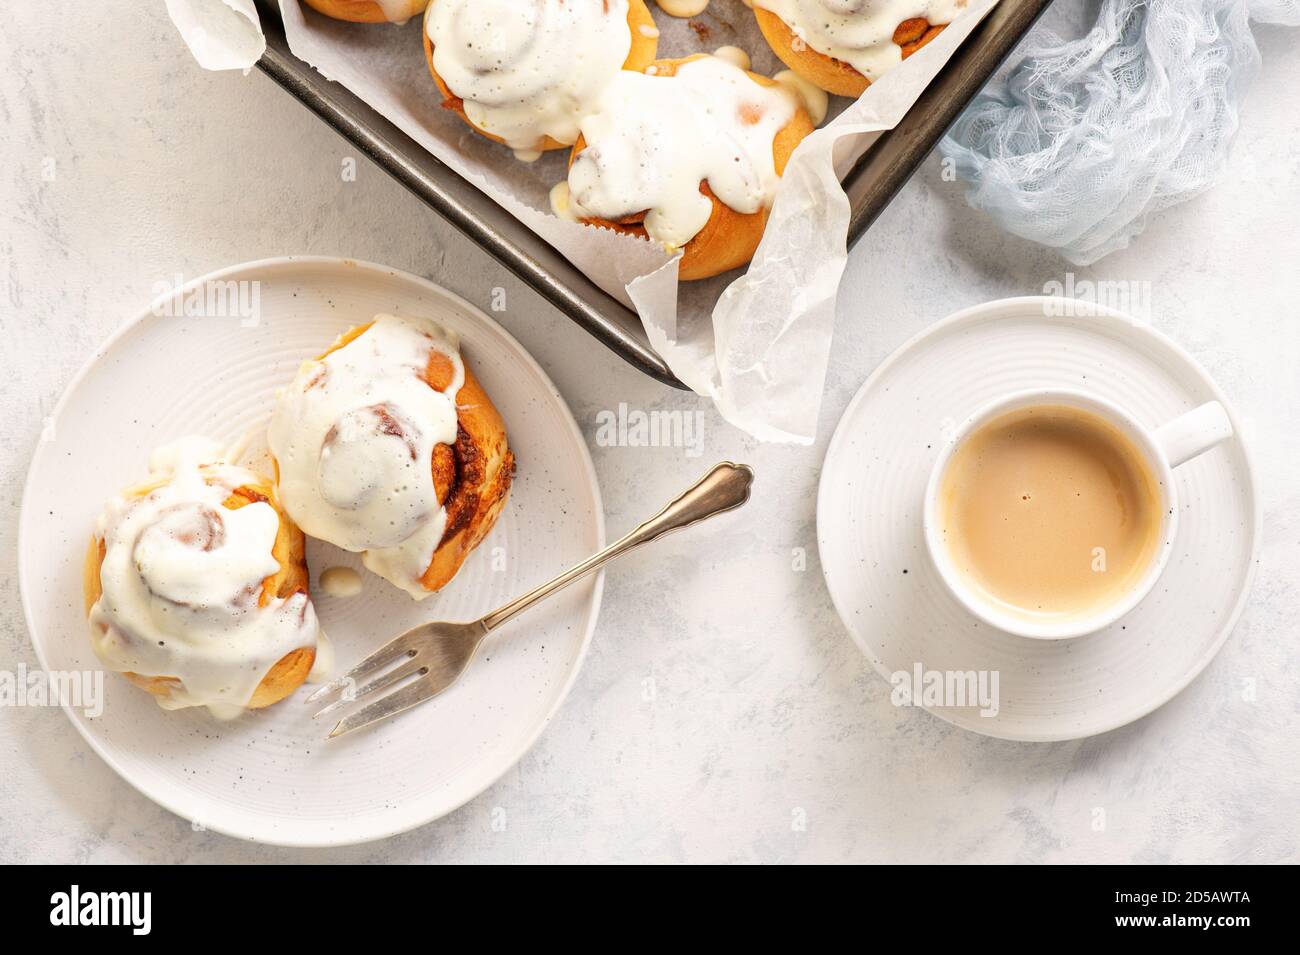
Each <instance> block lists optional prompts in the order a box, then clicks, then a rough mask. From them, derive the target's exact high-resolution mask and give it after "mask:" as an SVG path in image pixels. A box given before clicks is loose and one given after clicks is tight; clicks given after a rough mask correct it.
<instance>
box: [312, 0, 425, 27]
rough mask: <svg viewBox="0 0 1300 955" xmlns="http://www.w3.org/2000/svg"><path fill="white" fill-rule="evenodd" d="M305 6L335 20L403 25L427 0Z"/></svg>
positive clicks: (331, 0)
mask: <svg viewBox="0 0 1300 955" xmlns="http://www.w3.org/2000/svg"><path fill="white" fill-rule="evenodd" d="M306 3H307V6H309V7H311V8H312V9H313V10H315V11H316V12H317V13H323V14H325V15H326V16H327V17H333V18H334V19H335V20H350V21H352V22H353V23H405V22H406V21H407V20H409V19H411V17H415V16H419V15H420V14H421V13H423V12H424V8H425V7H426V6H428V4H429V0H306Z"/></svg>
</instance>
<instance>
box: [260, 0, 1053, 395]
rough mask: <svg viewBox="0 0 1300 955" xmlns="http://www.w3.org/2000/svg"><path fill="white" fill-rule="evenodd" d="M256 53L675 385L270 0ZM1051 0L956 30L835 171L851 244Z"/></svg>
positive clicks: (570, 272)
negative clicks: (331, 68)
mask: <svg viewBox="0 0 1300 955" xmlns="http://www.w3.org/2000/svg"><path fill="white" fill-rule="evenodd" d="M255 3H256V4H257V11H258V14H259V15H260V16H261V19H262V29H263V31H264V32H265V33H266V53H265V54H264V55H263V56H262V59H261V60H260V61H259V62H258V64H257V65H258V67H259V68H260V69H261V70H262V71H263V72H264V73H266V74H267V75H268V76H269V77H271V79H273V80H275V82H277V83H278V84H280V86H282V87H284V88H285V89H286V90H287V91H288V92H289V93H290V94H292V95H293V96H294V97H296V98H297V99H298V100H300V101H301V102H302V103H303V104H304V105H305V106H306V107H307V108H308V109H310V110H311V111H312V112H314V113H315V114H316V115H317V116H319V117H320V118H321V119H323V120H324V121H325V122H326V123H328V124H329V125H330V126H332V127H334V129H335V130H337V131H338V132H339V133H341V134H342V135H343V136H344V137H345V138H347V139H348V140H350V141H351V142H352V143H353V144H354V145H355V146H356V147H357V148H358V149H359V150H361V151H362V152H363V153H365V154H366V155H367V156H369V157H370V158H371V159H372V160H374V161H375V162H376V163H378V164H379V165H380V166H381V167H383V168H384V169H385V170H387V171H388V173H389V174H390V175H392V176H393V178H395V179H396V180H397V181H398V182H400V183H402V185H404V186H406V188H408V189H410V190H411V192H413V193H415V195H417V196H418V197H419V198H420V199H422V200H423V201H424V202H425V203H427V204H428V205H430V206H432V207H433V208H434V209H435V210H437V211H438V213H439V214H441V215H442V216H443V217H444V218H446V219H447V220H448V221H449V222H451V223H452V224H453V225H454V226H456V227H457V228H458V229H460V231H461V232H463V233H464V234H465V235H466V236H468V237H469V238H470V239H471V240H473V241H474V242H475V243H477V244H478V245H480V246H482V248H483V249H484V250H486V251H487V252H489V253H490V254H491V255H492V256H493V257H494V258H496V259H497V260H498V261H499V262H500V263H501V264H502V265H504V266H505V267H506V268H508V269H510V271H512V272H513V273H515V275H517V276H519V278H521V279H522V280H523V281H524V282H526V283H527V284H528V285H529V286H530V287H531V288H533V289H534V290H536V291H537V292H538V293H539V294H540V295H541V296H542V297H543V298H545V299H546V300H547V301H549V302H550V303H551V304H552V305H554V306H555V307H556V308H558V309H559V310H560V311H561V312H563V313H564V314H565V315H567V316H568V317H569V318H571V319H572V320H573V321H575V322H577V323H578V324H579V325H581V326H582V327H583V328H585V329H586V330H587V331H588V332H590V333H591V334H592V335H593V336H594V337H595V338H596V339H598V340H599V341H600V342H602V343H603V344H604V345H606V346H607V347H608V348H610V349H611V350H612V351H613V352H614V353H615V354H617V355H619V356H620V357H622V358H623V359H624V360H626V361H627V362H628V363H629V364H631V365H632V366H633V367H635V368H637V369H639V370H641V371H643V372H645V373H646V374H647V375H649V376H651V377H652V378H656V379H658V380H659V381H662V382H664V383H665V384H668V385H672V386H673V387H676V388H685V385H683V384H682V383H681V382H680V381H678V380H677V378H676V376H675V375H673V373H672V371H671V370H670V369H669V368H668V365H667V364H666V363H665V362H664V360H663V359H662V358H660V357H659V356H658V355H657V354H655V352H654V349H652V348H651V347H650V343H649V342H648V341H647V340H646V336H645V332H644V330H643V329H642V327H641V320H640V318H638V317H637V315H636V313H635V312H633V311H632V310H631V309H629V308H628V307H627V306H625V305H624V304H623V303H622V302H620V301H618V299H616V298H614V297H613V296H611V295H610V294H608V293H607V292H605V291H603V290H602V289H601V288H599V287H598V286H597V285H596V284H595V283H594V282H592V281H591V280H590V279H588V278H587V277H586V276H585V275H583V274H582V273H581V272H580V271H578V269H577V268H575V267H574V266H573V264H572V263H570V262H569V260H568V259H566V258H564V256H562V255H560V253H558V252H556V251H555V249H553V248H551V246H550V245H549V244H547V243H546V242H545V241H544V240H543V239H541V238H539V237H538V236H537V235H536V234H535V233H533V232H532V231H531V230H529V229H528V228H527V227H526V226H524V225H523V224H522V223H521V222H520V221H519V220H518V219H516V218H515V217H514V216H512V215H510V213H508V212H506V211H505V210H504V209H502V208H501V207H500V206H499V205H497V204H496V203H495V202H493V201H492V200H491V199H489V198H488V197H487V196H486V195H484V194H483V193H481V192H479V190H478V189H476V188H474V187H473V186H472V185H470V184H469V183H467V182H466V181H465V180H464V179H462V178H461V177H460V176H459V175H458V174H457V173H455V172H453V171H452V170H451V169H449V168H447V166H445V165H444V164H443V163H442V162H441V161H440V160H439V159H437V158H436V157H435V156H433V155H431V154H430V153H429V152H428V151H427V150H425V149H424V148H423V147H422V146H420V145H419V144H418V143H416V142H415V140H413V139H411V138H410V137H409V136H407V135H406V134H405V133H403V132H402V131H401V130H400V129H398V128H397V127H396V126H394V125H393V124H392V123H391V122H389V121H388V120H387V119H385V118H384V117H383V116H381V115H379V114H378V113H377V112H375V111H374V110H373V109H371V108H370V107H369V106H368V105H367V104H366V103H364V102H362V101H361V100H360V99H358V98H357V97H356V96H354V95H353V94H352V93H351V92H349V91H348V90H347V89H346V88H345V87H344V86H343V85H342V84H340V83H332V82H330V81H329V80H327V79H325V78H324V77H323V76H321V75H320V74H319V73H317V72H316V71H315V70H313V69H312V68H311V67H310V66H308V65H307V64H306V63H303V62H302V61H301V60H299V59H297V58H296V57H295V56H294V55H293V54H292V53H290V52H289V45H288V43H287V42H286V41H285V36H284V22H283V20H282V19H281V17H280V7H279V4H278V3H277V2H276V0H255ZM1050 3H1051V0H1001V2H1000V3H999V4H998V5H997V6H996V7H994V8H993V10H992V11H991V12H990V13H989V14H988V16H987V17H985V18H984V22H983V23H981V24H980V25H979V26H978V27H976V28H975V30H974V32H972V33H971V35H970V36H969V37H967V38H966V42H965V43H963V44H962V46H961V48H960V49H958V50H957V52H956V53H954V54H953V56H952V58H951V59H950V60H949V61H948V62H947V64H945V65H944V68H943V70H942V71H941V72H940V73H939V75H938V76H937V77H935V79H934V82H932V83H931V84H930V85H929V87H928V88H927V89H926V90H925V92H924V93H922V94H921V97H920V99H919V100H917V102H916V104H915V105H914V106H913V107H912V109H911V110H910V111H909V112H908V114H907V116H905V117H904V118H903V121H902V122H901V123H899V124H898V125H897V126H896V127H894V128H893V129H892V130H889V131H887V132H885V133H882V134H881V136H880V137H879V138H878V139H877V140H876V142H875V143H873V144H872V146H871V148H870V149H869V150H867V152H865V153H864V154H863V155H862V156H861V157H860V158H859V160H858V162H857V163H856V164H855V165H854V166H853V168H852V169H851V170H850V171H849V173H848V175H847V176H845V178H844V183H843V184H844V191H845V192H846V193H847V194H848V197H849V203H850V207H851V209H852V214H851V216H850V219H849V245H850V246H852V245H853V243H854V242H856V241H857V240H858V239H859V238H861V236H862V234H863V233H864V232H865V231H866V230H867V227H868V226H870V225H871V223H872V222H874V221H875V218H876V216H878V215H880V213H881V212H882V211H883V210H884V208H885V206H887V205H888V204H889V201H890V200H891V199H892V198H893V197H894V195H895V194H896V193H897V192H898V190H899V189H901V188H902V187H903V184H904V183H906V182H907V180H908V179H909V178H910V177H911V175H912V173H913V172H915V171H916V169H917V167H918V166H919V165H920V164H921V161H922V160H923V159H924V158H925V157H926V156H927V155H928V154H929V152H930V150H932V149H933V148H934V147H935V145H936V144H937V143H938V142H939V140H940V139H941V138H942V137H943V134H944V131H945V130H947V128H948V127H949V126H950V125H951V124H952V123H953V121H954V120H956V118H957V116H958V114H960V113H961V111H962V109H963V108H964V107H965V106H966V104H967V103H968V102H970V100H971V98H972V97H974V95H975V94H976V93H978V92H979V90H980V89H981V88H982V87H983V86H984V84H985V83H986V82H987V81H988V79H989V77H990V76H992V75H993V73H994V71H996V70H997V68H998V67H999V66H1000V65H1001V63H1002V61H1003V60H1004V59H1006V57H1007V56H1008V54H1010V52H1011V50H1012V49H1013V48H1014V47H1015V45H1016V43H1017V42H1018V41H1019V39H1020V38H1021V37H1022V36H1024V34H1025V32H1026V31H1028V29H1029V28H1030V27H1031V26H1032V25H1033V23H1034V21H1035V20H1036V19H1038V16H1039V15H1040V14H1041V13H1042V12H1043V10H1045V9H1046V8H1047V6H1048V4H1050Z"/></svg>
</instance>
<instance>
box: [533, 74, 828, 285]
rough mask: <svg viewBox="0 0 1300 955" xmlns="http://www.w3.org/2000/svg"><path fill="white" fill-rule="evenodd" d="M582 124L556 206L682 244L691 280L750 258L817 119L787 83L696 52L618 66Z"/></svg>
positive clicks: (683, 271) (673, 245)
mask: <svg viewBox="0 0 1300 955" xmlns="http://www.w3.org/2000/svg"><path fill="white" fill-rule="evenodd" d="M581 128H582V135H581V136H580V137H579V139H578V142H577V143H576V144H575V145H574V147H573V152H572V154H571V156H570V163H569V175H568V189H567V195H566V192H565V191H564V190H561V191H560V192H559V193H558V194H553V202H555V203H556V204H557V206H559V208H557V212H559V213H561V214H568V215H571V216H573V217H575V218H577V219H579V220H581V221H583V222H586V223H588V224H591V225H597V226H602V227H605V228H609V229H615V230H617V231H619V232H625V233H629V234H633V235H639V236H645V237H648V238H650V239H653V240H654V241H656V242H658V243H660V244H661V245H662V246H664V248H666V249H668V250H669V251H675V250H677V249H681V250H682V259H681V262H680V263H679V265H678V276H679V277H680V278H681V279H682V280H687V281H688V280H692V279H702V278H708V277H709V276H712V275H717V274H719V273H721V272H726V271H728V270H729V269H734V268H738V267H739V266H742V265H744V264H746V263H747V262H748V261H749V260H750V259H751V258H753V255H754V252H755V250H756V249H757V248H758V243H759V241H760V240H761V239H762V237H763V228H764V226H765V225H766V224H767V216H768V210H769V208H770V207H771V204H772V201H773V199H774V198H775V195H776V187H777V184H778V182H779V180H780V177H781V174H782V173H783V172H784V171H785V165H786V162H787V161H788V160H789V158H790V155H791V153H793V152H794V150H795V147H796V146H798V145H799V143H800V142H801V141H802V140H803V138H804V137H805V136H807V135H808V134H809V133H810V132H812V129H813V124H812V120H811V119H810V118H809V116H808V113H807V111H806V110H805V109H804V107H803V105H802V104H801V103H800V102H799V100H798V97H796V96H795V95H794V94H793V93H792V92H790V90H789V89H788V88H786V87H785V86H782V85H780V84H778V83H776V82H774V81H773V80H771V79H769V78H768V77H766V76H760V75H758V74H755V73H750V72H748V71H746V70H743V69H741V68H740V67H739V66H737V65H735V64H734V63H731V62H728V61H727V60H725V59H722V58H719V57H715V56H707V55H698V56H692V57H687V58H686V59H682V60H658V61H656V62H655V63H653V64H651V66H650V67H649V68H648V69H647V70H646V72H645V73H627V72H624V73H621V74H619V76H617V77H616V78H615V81H614V82H612V83H611V84H610V86H609V88H608V89H607V90H606V91H605V93H604V94H603V95H602V97H601V100H600V103H599V107H598V108H597V109H596V110H595V111H594V112H592V113H591V114H590V115H589V116H587V117H585V118H584V119H583V120H582V123H581Z"/></svg>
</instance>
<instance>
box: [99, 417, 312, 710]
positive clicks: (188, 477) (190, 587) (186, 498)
mask: <svg viewBox="0 0 1300 955" xmlns="http://www.w3.org/2000/svg"><path fill="white" fill-rule="evenodd" d="M155 460H156V461H161V462H162V465H161V471H162V473H160V474H156V476H154V477H152V478H151V480H149V481H148V482H146V483H144V484H140V485H136V486H134V487H131V488H128V489H127V490H125V491H123V492H122V493H121V494H120V495H119V496H118V497H117V498H115V499H114V501H113V502H111V503H110V504H109V506H108V508H107V509H106V510H105V513H104V516H103V517H101V519H100V523H99V527H98V528H97V530H96V532H95V534H94V535H93V536H92V537H91V541H90V546H89V548H88V549H87V552H86V567H85V577H84V591H85V605H86V613H87V615H88V617H89V618H90V622H91V638H92V644H93V646H94V649H95V652H96V654H97V655H98V656H99V657H100V659H101V660H103V662H104V663H105V664H106V665H107V666H108V667H109V668H110V669H114V670H116V671H118V672H121V673H122V675H123V676H125V677H126V678H127V679H128V680H130V681H131V682H132V683H134V684H135V685H136V686H139V687H141V688H142V689H144V690H147V691H148V692H149V693H151V694H153V695H154V696H155V697H157V698H158V702H159V704H160V705H161V706H163V707H164V708H167V709H180V708H183V707H188V706H208V707H210V708H212V709H213V711H214V712H216V713H218V715H233V714H234V713H237V712H238V711H239V710H241V709H243V708H248V709H259V708H261V707H266V706H270V705H271V704H272V703H276V702H279V701H280V700H282V699H284V698H285V697H287V696H289V695H290V694H291V693H293V691H294V690H296V689H297V688H298V687H299V686H301V685H302V683H303V681H304V680H306V679H307V677H308V675H309V674H310V673H311V671H312V669H313V666H314V665H315V664H316V661H317V649H318V647H319V646H321V645H322V643H323V640H324V637H323V634H322V633H321V632H320V627H319V624H318V622H317V620H316V615H315V611H314V609H313V608H312V605H311V601H310V597H309V594H308V580H309V578H308V572H307V561H306V550H305V541H304V538H303V534H302V531H300V530H299V529H298V528H297V527H296V526H295V525H294V523H293V521H292V520H290V519H289V517H288V515H287V514H285V512H284V510H283V509H282V508H281V507H280V505H279V503H278V501H277V500H276V496H275V490H274V488H273V487H272V486H271V484H270V483H269V482H268V481H266V480H265V479H264V478H261V477H259V476H258V475H256V474H254V473H253V472H251V471H248V470H246V469H244V468H237V467H234V466H232V465H229V464H226V463H225V462H223V461H222V460H221V459H220V456H219V454H218V453H216V451H215V448H214V446H212V445H211V444H210V443H208V442H203V441H201V440H199V439H185V440H184V441H182V442H178V443H177V444H175V445H170V446H168V447H166V448H163V449H160V451H159V452H157V453H156V454H155ZM153 470H155V471H156V472H157V471H158V470H159V468H157V467H155V468H154V469H153ZM246 508H254V509H255V511H256V512H255V511H245V509H246ZM240 512H243V513H242V514H241V513H240ZM237 515H238V516H237ZM110 552H111V555H112V556H111V557H110ZM106 563H107V564H108V566H107V567H106V566H105V565H106ZM262 570H266V571H267V573H266V575H265V576H264V577H262V578H261V579H260V580H258V579H257V575H258V574H259V573H260V572H261V571H262ZM223 587H224V588H225V589H223ZM222 644H224V645H226V649H219V650H217V651H213V649H212V648H213V647H214V646H220V645H222ZM295 644H296V645H295ZM231 645H233V646H235V647H236V648H238V650H239V652H238V653H235V654H231V653H230V652H229V649H228V647H229V646H231Z"/></svg>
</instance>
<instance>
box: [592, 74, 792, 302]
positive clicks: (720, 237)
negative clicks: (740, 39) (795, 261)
mask: <svg viewBox="0 0 1300 955" xmlns="http://www.w3.org/2000/svg"><path fill="white" fill-rule="evenodd" d="M701 60H709V61H711V62H714V63H717V62H720V61H718V60H717V58H715V57H710V56H708V55H706V54H698V55H695V56H690V57H685V58H682V59H673V60H657V61H655V62H654V63H653V64H652V65H651V67H650V69H649V70H648V71H647V72H649V73H651V74H653V78H654V79H656V80H658V79H660V78H667V77H673V76H676V75H677V73H678V70H680V69H681V67H683V66H685V65H686V64H689V63H694V62H696V61H701ZM727 65H728V66H729V68H731V69H734V70H738V71H739V72H741V73H743V74H744V75H745V76H747V77H748V79H749V80H751V81H752V82H753V83H755V84H757V85H758V86H760V87H763V88H765V89H771V90H778V91H781V92H782V94H783V95H786V96H788V97H789V99H790V102H791V104H792V106H791V108H790V110H789V120H788V121H787V122H786V123H785V124H784V125H782V126H781V127H780V128H779V129H778V130H776V131H775V134H774V135H773V136H772V139H771V155H772V164H773V168H774V170H775V173H776V176H777V178H778V179H779V177H780V176H781V175H782V174H783V173H784V172H785V166H786V163H787V162H788V161H789V159H790V156H791V154H792V153H793V152H794V150H795V148H796V147H797V146H798V145H799V143H800V142H802V141H803V138H804V137H805V136H807V135H808V134H809V133H811V132H812V131H813V122H812V119H811V118H810V117H809V115H808V112H807V110H806V109H805V108H804V107H803V105H802V104H801V103H799V102H797V101H796V98H795V97H794V96H793V95H792V94H790V93H789V92H788V91H787V90H785V89H784V88H783V87H782V86H781V85H780V84H778V83H776V82H775V81H774V80H772V79H771V78H769V77H766V76H762V75H760V74H758V73H751V72H749V71H747V70H743V71H742V70H739V68H738V67H735V66H731V65H730V64H727ZM746 122H747V120H746ZM587 147H588V144H587V140H586V137H585V136H582V137H579V139H578V141H577V143H575V144H574V147H573V152H572V153H571V154H570V156H569V169H570V180H569V183H570V188H571V189H572V187H573V181H574V180H573V175H572V172H573V168H574V165H575V164H576V163H577V162H578V160H579V157H581V156H582V154H583V152H584V151H585V150H586V149H587ZM699 192H700V193H701V194H702V195H704V196H705V197H706V198H707V199H708V201H709V202H710V203H711V204H712V210H711V212H710V213H709V215H708V219H707V221H706V222H705V223H704V225H703V227H702V228H700V229H699V231H698V232H696V233H695V234H694V235H693V236H692V237H691V238H690V239H689V240H688V241H686V242H685V243H684V244H683V245H681V246H680V248H681V250H682V259H681V262H680V263H679V265H678V278H679V279H681V280H682V281H692V280H696V279H704V278H709V277H711V276H714V275H719V274H721V273H723V272H727V271H729V270H731V269H735V268H739V267H741V266H743V265H745V264H747V263H748V262H749V261H750V259H752V258H753V257H754V252H755V251H756V250H757V249H758V244H759V242H760V241H761V240H762V238H763V229H764V228H765V227H766V225H767V217H768V213H769V210H770V204H771V201H770V197H768V198H767V200H766V201H764V202H763V203H762V204H761V205H760V207H759V208H758V209H757V210H756V211H753V212H743V211H737V210H736V209H733V208H731V207H730V206H728V205H727V204H726V203H724V202H723V201H722V199H720V198H719V197H718V195H717V194H715V192H714V189H713V187H712V186H711V185H710V183H709V182H708V181H701V182H700V183H699ZM574 198H575V196H574V195H573V194H571V196H570V203H571V204H572V205H571V208H572V210H573V213H574V215H576V216H577V218H579V219H580V220H581V221H582V222H585V223H587V224H588V225H594V226H600V227H603V228H607V229H613V230H615V231H617V232H622V233H625V234H628V235H635V236H640V237H642V238H652V239H654V238H655V236H653V235H652V234H651V233H650V231H648V230H647V227H646V219H647V214H648V212H649V211H650V210H647V209H640V210H634V211H632V212H629V213H627V214H625V215H621V216H618V217H617V218H605V217H602V216H599V215H590V214H584V212H583V211H582V209H581V207H580V205H579V204H577V203H574V201H573V200H574ZM664 244H666V245H667V244H668V243H664ZM670 248H671V246H670Z"/></svg>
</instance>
